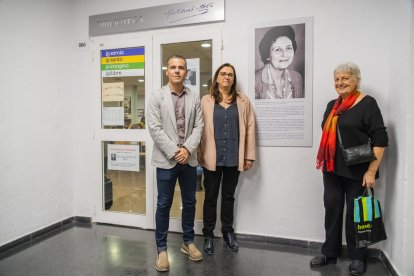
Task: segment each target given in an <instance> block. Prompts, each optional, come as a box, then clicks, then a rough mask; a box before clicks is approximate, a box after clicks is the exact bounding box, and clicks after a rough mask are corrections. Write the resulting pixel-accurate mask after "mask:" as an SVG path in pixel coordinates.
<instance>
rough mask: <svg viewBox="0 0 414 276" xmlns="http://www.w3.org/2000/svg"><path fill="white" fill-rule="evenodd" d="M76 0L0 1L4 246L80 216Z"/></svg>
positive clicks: (0, 219)
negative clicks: (76, 208) (76, 198)
mask: <svg viewBox="0 0 414 276" xmlns="http://www.w3.org/2000/svg"><path fill="white" fill-rule="evenodd" d="M70 12H71V5H70V1H54V0H42V1H30V0H18V1H15V0H2V1H0V34H1V36H0V60H1V67H0V83H1V88H0V95H1V100H0V129H1V136H0V141H1V142H0V153H1V154H0V176H1V180H0V187H1V192H0V245H3V244H5V243H8V242H10V241H12V240H15V239H18V238H20V237H22V236H24V235H27V234H29V233H33V232H35V231H36V230H39V229H41V228H44V227H46V226H49V225H52V224H54V223H56V222H58V221H61V220H63V219H66V218H68V217H70V216H73V179H72V175H73V170H72V162H73V156H72V154H71V147H72V136H73V134H72V132H71V126H72V123H73V121H72V118H71V114H73V113H74V112H75V110H74V108H73V104H72V101H83V99H82V98H80V99H73V100H72V96H71V91H72V87H71V77H70V75H71V71H70V64H71V59H70V55H71V51H72V48H71V46H72V45H71V42H72V40H71V38H70V37H71V33H72V30H71V29H70V28H68V26H70V24H69V23H70V20H69V19H70Z"/></svg>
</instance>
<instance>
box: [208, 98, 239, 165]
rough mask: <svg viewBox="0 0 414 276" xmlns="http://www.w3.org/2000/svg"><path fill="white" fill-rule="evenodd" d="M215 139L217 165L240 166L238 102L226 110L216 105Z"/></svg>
mask: <svg viewBox="0 0 414 276" xmlns="http://www.w3.org/2000/svg"><path fill="white" fill-rule="evenodd" d="M213 123H214V139H215V141H216V165H217V166H224V167H234V166H237V165H238V164H239V111H238V109H237V102H236V101H234V103H232V104H231V105H230V106H229V107H227V108H224V107H223V106H221V105H219V104H215V105H214V117H213Z"/></svg>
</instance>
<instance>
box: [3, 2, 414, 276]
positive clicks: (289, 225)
mask: <svg viewBox="0 0 414 276" xmlns="http://www.w3.org/2000/svg"><path fill="white" fill-rule="evenodd" d="M14 2H15V1H11V0H8V1H5V0H3V1H2V0H0V28H1V34H2V36H1V37H0V49H1V50H2V59H1V60H2V61H7V63H6V64H11V65H10V67H8V68H10V69H9V70H7V71H5V69H4V67H1V69H0V70H2V71H1V74H0V76H1V78H2V80H3V81H2V83H5V85H4V84H3V87H4V88H6V89H3V88H2V89H1V92H0V93H1V95H2V101H1V102H0V105H1V109H0V122H1V127H2V129H4V130H7V131H5V135H2V138H1V139H2V143H0V144H1V146H0V147H1V153H2V156H1V157H0V162H1V163H0V165H1V166H0V168H1V171H2V174H3V175H2V179H5V181H3V180H2V183H1V186H2V188H3V187H5V188H3V189H2V193H0V217H1V218H0V244H2V243H5V242H7V241H9V240H12V239H13V238H15V237H19V236H22V235H24V234H26V233H30V232H33V231H34V230H36V229H37V228H39V227H44V226H47V225H49V224H51V223H52V222H54V221H57V220H60V219H62V218H65V217H67V216H69V215H72V214H74V215H78V216H93V214H94V201H93V198H92V195H93V194H94V191H93V189H94V187H96V185H95V184H94V183H92V182H93V181H92V178H93V176H92V175H91V173H90V171H91V156H92V152H91V149H92V148H93V147H92V144H93V143H92V141H93V140H92V139H93V130H92V129H93V125H94V121H93V118H94V112H95V111H94V110H92V109H93V108H91V107H92V106H94V104H93V101H92V93H94V90H93V86H94V84H93V83H91V80H90V76H91V73H90V72H91V70H94V69H93V66H94V64H95V63H94V62H93V60H92V54H91V48H90V45H88V47H87V49H85V50H74V48H75V47H74V46H73V45H76V43H77V42H82V41H86V42H89V40H88V17H89V15H92V14H101V13H106V12H115V11H122V10H129V9H136V8H143V7H147V6H149V5H153V6H155V5H162V4H169V3H174V2H182V1H168V0H167V1H161V0H158V1H151V2H149V1H144V0H140V1H133V0H130V1H111V0H90V1H81V0H73V1H65V2H63V1H60V2H56V3H55V1H43V2H41V3H42V4H46V3H47V4H48V5H46V8H45V7H44V6H41V5H40V6H39V4H36V5H35V4H32V3H31V1H29V0H27V1H20V2H19V1H16V3H14ZM23 3H24V5H23ZM52 3H53V4H52ZM23 7H24V8H23ZM4 10H7V13H6V12H3V11H4ZM11 10H14V11H15V12H10V11H11ZM412 11H413V10H412V1H409V0H396V1H387V0H366V1H363V2H361V1H358V0H349V1H347V2H346V4H344V2H343V1H338V0H336V1H331V0H319V1H306V0H276V1H275V0H261V1H239V0H227V1H226V22H225V23H224V24H223V26H224V27H223V43H224V50H223V60H222V61H223V62H231V63H233V64H234V65H235V66H236V69H237V72H238V79H239V84H240V88H241V89H242V90H244V91H246V90H247V88H248V87H249V84H248V81H247V80H248V76H249V74H250V71H249V64H248V60H249V59H248V54H249V43H246V40H247V38H248V37H249V30H251V28H252V26H254V24H259V23H264V22H270V23H271V22H272V21H275V20H279V19H289V18H298V17H307V16H313V17H314V65H313V70H314V71H313V76H314V77H313V93H314V96H313V107H314V108H313V112H314V113H313V124H314V125H313V147H311V148H283V147H277V148H276V147H274V148H272V147H265V148H259V149H258V160H257V162H255V168H254V169H253V170H252V171H251V172H248V173H244V174H243V176H242V179H241V183H240V185H239V188H238V190H237V194H238V195H237V202H236V207H237V208H236V223H235V227H236V231H237V232H238V233H247V234H256V235H266V236H273V237H282V238H291V239H299V240H310V241H320V242H321V241H323V239H324V232H323V216H324V211H323V202H322V193H323V189H322V177H321V174H320V173H319V172H318V171H316V170H315V156H316V152H317V148H318V145H319V138H320V134H321V130H320V122H321V119H322V113H323V111H324V110H325V106H326V103H327V102H328V101H329V100H330V99H333V98H335V97H336V94H335V91H334V89H333V85H332V70H333V68H334V67H335V66H336V65H337V64H338V63H340V62H344V61H348V60H352V61H354V62H356V63H357V64H359V66H360V67H361V70H362V86H361V88H362V90H363V91H365V92H368V93H369V94H371V95H372V96H374V97H375V98H376V99H377V101H378V103H379V105H380V107H381V109H382V112H383V116H384V119H385V122H386V124H387V126H388V130H389V135H390V147H389V148H388V149H387V151H386V154H385V159H384V162H383V165H382V168H381V179H380V181H379V183H378V189H377V194H378V195H379V197H380V198H381V199H382V203H383V209H384V213H385V217H386V218H388V219H386V227H387V231H388V236H389V239H388V241H386V242H383V243H382V244H380V245H379V247H380V248H382V249H383V250H384V252H385V254H386V255H387V256H388V257H389V259H390V261H391V262H392V263H393V265H394V267H395V268H396V270H397V271H398V272H399V273H400V274H401V275H412V274H413V270H414V269H413V265H412V263H410V261H411V260H412V257H413V253H412V252H413V251H414V243H413V238H412V236H413V235H412V231H413V230H414V222H413V215H412V210H413V207H414V206H413V205H414V204H413V203H411V202H410V200H411V199H410V195H412V194H413V188H412V186H413V185H412V184H413V176H414V169H413V163H414V162H413V161H414V160H413V158H412V157H411V158H409V156H413V154H412V153H413V151H414V148H413V146H412V145H413V144H412V143H408V142H407V141H412V139H413V137H414V135H413V127H410V126H411V125H412V121H413V111H412V110H410V109H409V108H408V104H409V103H412V102H413V91H412V87H413V86H414V85H413V82H414V81H413V76H412V75H413V72H414V68H413V67H414V65H413V64H414V62H413V60H412V57H413V53H412V52H411V53H410V51H412V49H413V42H412V37H413V34H412V33H411V34H410V31H411V32H412V29H413V22H412V16H413V13H412ZM19 13H20V15H21V13H23V16H19V18H25V19H26V18H29V19H31V20H25V21H19V20H13V19H14V17H13V15H14V14H19ZM31 21H32V22H35V23H36V24H27V22H31ZM6 22H13V23H14V24H16V25H17V28H6V26H7V24H5V23H6ZM220 25H221V24H220ZM67 26H71V27H70V28H68V27H67ZM215 26H216V25H214V24H212V25H211V27H212V28H214V27H215ZM40 27H41V28H40ZM235 30H244V31H235ZM3 34H5V35H3ZM410 35H411V44H409V38H410ZM410 45H411V46H410ZM10 49H13V50H14V51H16V50H18V51H21V52H23V53H25V54H26V53H27V54H28V55H27V56H23V55H10V54H5V52H4V50H10ZM70 51H71V52H72V55H71V56H70V58H68V57H69V54H68V52H70ZM46 53H47V58H46V60H45V55H46ZM410 54H411V63H410V60H408V59H407V57H408V56H409V55H410ZM3 56H4V57H3ZM28 57H30V58H28ZM28 60H30V61H34V62H33V64H36V66H28V65H26V64H28ZM70 61H71V62H70ZM21 64H25V65H26V66H25V67H24V68H25V69H26V68H30V69H32V70H30V71H29V72H30V73H29V72H28V70H23V67H22V66H21ZM62 64H72V66H71V67H69V66H62ZM68 68H70V69H71V71H72V74H70V72H68ZM20 75H24V76H25V78H24V80H29V81H30V82H24V81H21V80H20V79H19V78H18V76H20ZM45 76H48V77H45ZM50 76H51V77H50ZM410 81H411V83H410ZM22 92H23V93H22ZM30 92H35V93H30ZM22 94H23V97H21V96H22ZM22 98H23V101H22ZM11 103H13V104H14V103H18V104H19V105H20V107H19V108H18V109H19V110H24V112H16V108H13V106H12V104H11ZM22 103H23V104H22ZM50 114H53V116H50ZM29 119H30V120H29ZM33 121H35V122H33ZM28 122H29V123H28ZM62 122H67V123H62ZM30 123H31V124H30ZM36 131H37V132H36ZM22 156H24V158H22ZM4 176H5V177H4ZM72 191H73V192H74V198H72V195H71V193H72ZM72 201H73V202H72ZM22 202H24V208H21V206H23V205H22ZM72 203H73V209H72ZM49 206H57V208H55V207H49ZM48 207H49V208H48ZM410 211H411V212H410ZM23 222H24V223H23ZM4 225H7V228H5V226H4ZM408 241H410V242H408ZM410 252H411V253H410ZM401 254H403V256H402V257H401Z"/></svg>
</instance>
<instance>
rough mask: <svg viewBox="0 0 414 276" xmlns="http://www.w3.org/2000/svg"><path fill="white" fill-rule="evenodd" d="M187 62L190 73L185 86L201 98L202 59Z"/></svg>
mask: <svg viewBox="0 0 414 276" xmlns="http://www.w3.org/2000/svg"><path fill="white" fill-rule="evenodd" d="M186 61H187V71H188V72H187V77H186V78H185V81H184V85H185V86H187V87H188V88H190V89H191V90H192V91H193V92H194V93H197V95H199V96H200V59H199V58H188V59H186Z"/></svg>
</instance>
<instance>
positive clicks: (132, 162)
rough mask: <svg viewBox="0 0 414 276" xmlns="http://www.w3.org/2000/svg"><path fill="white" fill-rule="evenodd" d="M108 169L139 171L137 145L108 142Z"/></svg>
mask: <svg viewBox="0 0 414 276" xmlns="http://www.w3.org/2000/svg"><path fill="white" fill-rule="evenodd" d="M108 170H117V171H132V172H139V145H122V144H108Z"/></svg>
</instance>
